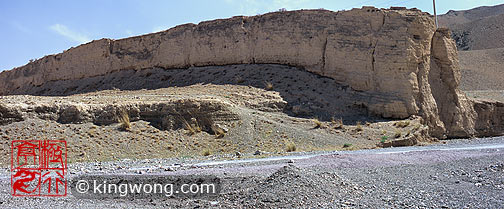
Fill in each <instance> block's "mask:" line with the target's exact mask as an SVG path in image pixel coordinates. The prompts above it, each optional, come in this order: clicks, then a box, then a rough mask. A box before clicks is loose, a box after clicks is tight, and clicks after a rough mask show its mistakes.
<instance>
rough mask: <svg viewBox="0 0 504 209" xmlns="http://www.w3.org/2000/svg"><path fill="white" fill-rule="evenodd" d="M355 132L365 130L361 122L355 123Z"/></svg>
mask: <svg viewBox="0 0 504 209" xmlns="http://www.w3.org/2000/svg"><path fill="white" fill-rule="evenodd" d="M355 126H356V127H355V130H356V131H362V130H364V129H362V125H361V122H360V121H357V123H355Z"/></svg>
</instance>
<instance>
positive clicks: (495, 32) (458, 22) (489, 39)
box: [439, 4, 504, 50]
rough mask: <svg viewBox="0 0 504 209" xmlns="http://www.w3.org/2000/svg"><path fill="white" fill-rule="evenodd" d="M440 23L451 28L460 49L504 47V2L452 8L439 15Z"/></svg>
mask: <svg viewBox="0 0 504 209" xmlns="http://www.w3.org/2000/svg"><path fill="white" fill-rule="evenodd" d="M439 24H440V25H441V26H444V27H448V28H450V29H451V31H452V37H453V39H455V41H456V42H457V47H458V49H459V50H479V49H493V48H503V47H504V4H501V5H497V6H484V7H478V8H474V9H470V10H464V11H453V10H450V11H449V12H448V13H446V14H444V15H440V16H439Z"/></svg>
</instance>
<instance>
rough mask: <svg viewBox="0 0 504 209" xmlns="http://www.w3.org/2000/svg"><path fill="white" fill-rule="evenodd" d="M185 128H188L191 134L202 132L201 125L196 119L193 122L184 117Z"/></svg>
mask: <svg viewBox="0 0 504 209" xmlns="http://www.w3.org/2000/svg"><path fill="white" fill-rule="evenodd" d="M182 123H183V125H184V129H185V130H187V131H188V132H187V133H188V134H189V135H194V134H197V133H200V132H201V126H200V125H199V124H198V121H196V120H195V122H194V123H193V124H191V123H189V122H188V121H187V120H186V119H182Z"/></svg>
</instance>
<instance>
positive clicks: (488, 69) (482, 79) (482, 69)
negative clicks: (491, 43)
mask: <svg viewBox="0 0 504 209" xmlns="http://www.w3.org/2000/svg"><path fill="white" fill-rule="evenodd" d="M459 57H460V67H461V72H462V80H461V82H460V88H461V89H462V90H465V91H468V90H504V67H503V61H504V48H498V49H486V50H472V51H459Z"/></svg>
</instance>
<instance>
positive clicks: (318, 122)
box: [312, 118, 322, 128]
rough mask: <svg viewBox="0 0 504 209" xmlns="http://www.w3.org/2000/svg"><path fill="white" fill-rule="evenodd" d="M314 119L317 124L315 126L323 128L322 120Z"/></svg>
mask: <svg viewBox="0 0 504 209" xmlns="http://www.w3.org/2000/svg"><path fill="white" fill-rule="evenodd" d="M312 121H313V123H314V124H315V127H313V128H322V122H320V120H319V119H318V118H313V119H312Z"/></svg>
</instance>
